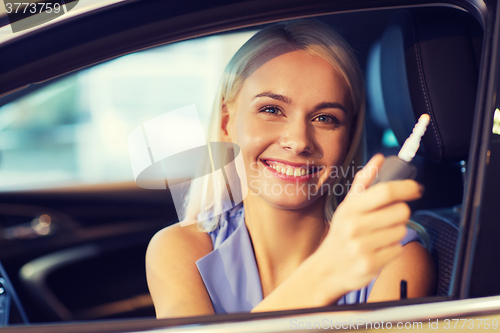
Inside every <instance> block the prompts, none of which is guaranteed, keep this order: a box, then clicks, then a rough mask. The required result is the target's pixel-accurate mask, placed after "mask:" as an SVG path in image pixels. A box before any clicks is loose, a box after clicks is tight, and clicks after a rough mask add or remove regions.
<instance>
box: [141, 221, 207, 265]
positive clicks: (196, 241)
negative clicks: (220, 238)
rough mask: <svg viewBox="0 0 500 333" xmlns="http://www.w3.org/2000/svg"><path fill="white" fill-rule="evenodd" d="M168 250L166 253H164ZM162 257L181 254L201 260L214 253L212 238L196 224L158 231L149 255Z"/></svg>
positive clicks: (152, 241) (150, 246)
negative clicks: (211, 252) (154, 254)
mask: <svg viewBox="0 0 500 333" xmlns="http://www.w3.org/2000/svg"><path fill="white" fill-rule="evenodd" d="M164 250H166V251H164ZM157 251H158V252H159V253H158V254H161V255H169V254H173V253H171V252H175V257H177V256H178V255H179V254H183V255H185V256H189V257H191V258H193V259H194V258H197V257H198V258H197V259H196V260H198V259H200V258H201V257H203V256H205V255H206V254H208V253H209V252H210V251H212V240H211V239H210V236H209V235H208V234H207V233H205V232H203V231H200V230H199V229H198V227H197V225H196V224H190V225H188V226H185V227H181V225H180V223H176V224H173V225H171V226H168V227H166V228H163V229H161V230H160V231H158V232H157V233H156V234H155V235H154V236H153V238H152V239H151V241H150V243H149V246H148V255H149V254H150V253H151V252H155V253H156V252H157Z"/></svg>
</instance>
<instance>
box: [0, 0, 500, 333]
mask: <svg viewBox="0 0 500 333" xmlns="http://www.w3.org/2000/svg"><path fill="white" fill-rule="evenodd" d="M86 1H87V0H80V1H79V2H78V4H77V5H76V6H74V8H72V9H71V10H69V11H68V12H67V14H65V15H62V16H60V17H59V18H57V19H54V20H52V21H48V22H46V23H43V24H40V25H38V26H35V27H32V28H29V29H25V30H23V31H19V32H15V33H14V32H12V31H10V30H9V29H10V27H9V25H8V21H7V20H6V16H5V15H4V16H3V21H1V22H3V23H4V25H3V27H1V28H0V96H1V97H0V172H4V173H3V174H0V179H2V182H3V184H0V203H1V204H0V216H2V217H1V220H0V221H1V222H0V231H1V232H0V235H1V236H2V237H1V239H0V262H2V264H3V265H4V267H5V269H6V271H7V273H8V275H9V276H10V279H11V280H12V285H13V287H14V289H15V290H16V291H17V294H18V296H19V299H20V301H21V303H22V304H23V306H24V308H25V310H26V313H27V317H28V319H29V320H30V321H31V322H32V323H34V324H35V325H30V326H24V325H23V323H22V321H23V320H22V319H21V318H20V316H17V317H16V318H13V320H11V325H12V326H11V327H7V328H2V329H5V331H6V332H8V331H10V330H12V331H23V332H45V331H47V332H69V331H74V332H77V331H82V332H83V331H86V332H115V331H116V332H118V331H120V332H125V331H127V332H136V331H137V332H138V331H143V330H149V329H159V330H165V331H170V330H172V331H177V330H182V331H203V332H204V331H206V332H211V331H214V332H224V331H227V332H247V331H248V332H287V331H296V330H301V329H303V330H307V329H310V328H311V326H312V327H313V328H314V327H316V328H324V329H332V330H333V329H334V328H337V329H339V328H342V329H358V328H365V329H366V328H370V327H367V326H366V323H367V322H373V323H379V324H380V325H382V324H381V322H382V321H383V322H385V323H386V325H387V323H388V322H389V323H391V327H392V325H394V327H398V326H397V323H399V322H401V323H406V322H419V323H421V324H422V325H423V328H429V329H434V328H435V327H436V325H438V327H440V328H445V329H446V328H447V325H451V326H453V325H456V324H457V322H458V323H460V325H462V323H464V322H463V319H467V320H472V322H469V321H466V322H465V323H464V325H465V324H467V325H473V327H472V328H479V327H477V325H479V323H481V324H482V325H483V328H484V324H485V323H486V321H485V320H486V319H487V320H489V323H491V324H492V323H493V321H494V320H497V324H498V320H499V319H500V297H498V296H496V295H500V284H499V283H498V282H497V281H499V277H500V268H499V267H500V266H499V265H498V264H497V262H496V260H495V254H496V253H498V252H500V251H499V250H500V249H499V246H500V245H499V242H498V241H497V237H498V236H499V235H500V227H499V226H498V223H497V222H498V217H497V216H498V213H497V209H498V208H497V207H496V206H497V205H498V202H500V201H499V196H500V195H499V193H498V187H499V186H500V178H499V177H500V172H499V170H500V168H499V167H498V166H499V164H500V160H499V157H498V156H499V154H500V151H499V144H500V136H499V135H500V134H499V133H500V130H499V129H498V126H499V125H498V124H499V123H500V120H495V119H496V118H495V117H500V111H495V110H498V102H497V100H496V96H497V92H498V86H499V83H498V75H499V74H500V70H499V65H500V63H499V61H500V58H499V57H498V46H499V41H500V39H499V36H500V7H499V6H498V4H497V2H496V1H479V0H474V1H459V0H454V1H441V2H439V3H438V2H433V1H389V0H387V1H383V0H377V1H352V0H350V1H323V0H313V1H303V0H294V1H281V0H278V1H261V0H256V1H224V0H223V1H207V2H203V1H194V0H193V1H185V2H174V1H164V0H163V1H160V0H151V1H149V0H144V1H134V0H128V1H118V2H117V1H95V2H91V1H88V2H86ZM434 7H444V8H448V10H454V11H459V12H464V13H467V15H468V16H469V17H470V18H471V19H473V20H475V22H476V24H477V25H478V26H480V28H481V30H482V36H481V43H480V44H479V51H478V54H479V59H478V68H477V70H478V81H477V85H476V86H477V88H476V89H477V90H476V91H473V95H474V96H475V99H474V100H473V103H474V107H473V118H471V121H470V131H471V134H470V140H469V141H470V145H469V146H468V157H466V158H465V159H464V162H463V163H462V169H465V167H466V170H464V172H463V173H462V174H459V178H460V182H459V183H458V187H457V186H456V185H457V183H455V187H453V185H450V187H447V186H442V185H439V187H441V188H440V189H436V188H432V187H430V188H428V191H429V189H430V190H431V191H434V190H435V191H438V190H441V191H442V192H440V193H441V194H440V195H441V196H444V197H446V198H445V199H449V201H446V200H444V201H442V202H445V203H442V202H440V203H439V204H437V203H433V202H426V203H424V204H421V206H418V204H417V205H416V206H412V208H413V209H414V211H415V212H416V211H419V210H423V209H435V208H440V207H448V206H452V205H457V204H460V205H461V206H460V210H459V212H458V216H459V220H457V223H458V224H457V230H458V234H457V236H456V245H454V246H455V247H454V248H456V250H455V255H454V257H453V265H452V275H451V276H450V280H451V281H450V285H449V288H448V289H447V292H446V294H445V295H441V296H434V297H429V298H425V299H410V300H401V301H398V302H388V303H379V304H363V305H356V306H342V307H325V308H316V309H301V310H292V311H277V312H271V313H260V314H243V313H239V314H227V315H217V316H204V317H190V318H173V319H163V320H156V319H154V318H153V317H154V309H153V305H152V301H151V298H150V297H149V294H148V290H147V284H146V278H145V272H144V255H145V251H146V247H147V244H148V242H149V239H150V238H151V237H152V236H153V234H154V233H155V232H156V231H158V230H159V229H161V228H162V227H165V226H167V225H170V224H173V223H175V222H177V221H178V216H177V214H176V211H175V207H174V203H173V201H172V196H171V193H170V191H169V190H168V189H167V190H151V189H145V188H141V187H139V186H138V185H137V184H136V182H135V180H136V179H134V175H133V173H132V170H131V168H130V165H129V161H128V151H127V150H126V149H127V141H126V138H127V137H128V135H129V133H130V132H131V131H132V130H133V129H134V128H135V127H137V126H141V125H142V123H144V122H145V121H147V120H150V119H152V118H154V117H155V116H158V115H161V114H162V113H164V112H166V111H169V110H173V109H176V108H179V107H183V106H186V104H193V103H194V104H196V106H197V107H198V109H199V110H202V111H201V114H202V117H201V118H202V120H203V119H204V118H203V117H205V116H206V117H208V114H209V112H210V110H209V107H207V106H206V105H208V104H210V103H211V100H210V96H212V95H213V94H214V88H213V87H212V86H211V82H213V79H214V77H217V76H219V75H220V73H221V72H222V70H223V67H224V65H225V63H226V62H227V60H228V59H229V57H230V56H231V54H232V53H234V51H235V50H236V49H237V48H238V47H239V45H241V44H242V43H243V42H244V41H245V40H246V39H248V38H249V36H251V34H252V33H254V32H255V31H256V29H258V28H260V27H262V26H265V25H266V24H270V23H272V22H277V21H281V20H290V19H296V18H302V17H317V18H319V19H321V20H323V21H324V22H326V23H328V24H331V25H332V26H333V27H334V28H336V29H337V30H338V31H339V32H340V33H341V34H342V35H343V36H344V38H346V40H347V41H348V42H350V43H351V45H352V46H353V48H354V49H355V50H356V52H357V54H358V55H359V60H360V63H361V66H362V68H363V70H364V71H365V74H366V75H367V76H366V80H367V84H368V86H369V87H370V84H371V85H372V86H373V85H374V83H373V82H371V79H370V77H369V76H368V74H367V73H368V71H369V69H368V66H369V65H368V61H369V57H370V55H371V52H372V49H373V45H374V44H375V42H376V41H377V40H379V39H380V37H381V36H382V35H383V33H384V31H385V29H386V27H387V25H388V24H389V22H391V19H392V18H393V17H394V16H395V15H396V14H397V13H398V12H400V11H401V10H405V9H412V10H413V9H417V10H418V9H422V12H424V13H425V10H426V9H429V11H430V10H432V8H434ZM203 36H209V37H203ZM190 41H191V42H190ZM206 41H210V43H208V42H206ZM189 43H191V44H189ZM170 44H171V45H170ZM222 48H223V49H224V50H225V51H224V52H222V53H221V52H220V49H222ZM171 50H174V51H171ZM177 52H178V53H177ZM182 52H186V53H182ZM179 54H181V56H179ZM186 57H191V58H189V60H185V58H186ZM212 58H213V59H212ZM207 59H208V60H210V61H212V60H214V59H215V60H214V61H217V65H213V64H212V63H209V62H204V61H208V60H207ZM183 61H192V62H191V63H187V65H186V64H185V63H184V62H183ZM207 68H208V70H207ZM129 69H130V71H129ZM205 70H207V71H208V72H205ZM124 73H126V75H125V74H124ZM200 73H201V74H200ZM163 77H170V78H173V79H172V80H171V81H162V78H163ZM154 78H158V80H156V81H155V80H154ZM159 87H160V88H159ZM141 89H143V90H141ZM165 91H167V92H165ZM167 93H168V94H167ZM163 94H166V95H165V96H166V97H165V96H163V97H161V96H162V95H163ZM54 96H55V97H54ZM109 96H112V97H113V98H115V97H116V101H115V100H114V99H112V98H110V97H109ZM179 96H180V97H179ZM194 96H196V97H194ZM174 97H176V98H177V97H178V99H177V100H175V101H174V102H172V101H171V100H170V99H171V98H174ZM52 101H57V104H54V103H55V102H52ZM60 101H63V102H60ZM75 101H76V102H75ZM137 101H139V102H137ZM136 102H137V103H139V104H137V105H135V104H134V103H136ZM368 102H369V103H370V97H369V100H368ZM140 103H143V104H140ZM74 105H78V108H73V106H74ZM82 105H83V106H82ZM370 107H371V108H374V106H369V108H370ZM110 110H111V111H110ZM127 112H128V113H127ZM457 112H458V115H457V117H461V116H462V115H461V114H460V112H459V111H457ZM495 112H497V113H495ZM203 115H205V116H203ZM125 117H128V118H127V119H128V120H127V121H128V122H127V123H124V122H123V123H122V120H123V119H125ZM451 121H452V119H450V122H451ZM376 124H377V122H376V120H373V118H370V117H367V131H372V135H374V136H372V138H373V137H374V138H377V140H375V139H374V141H373V142H368V145H367V146H368V150H369V152H370V153H374V152H376V151H378V150H380V149H386V151H387V152H393V151H394V144H393V143H394V139H393V134H391V133H392V132H391V131H387V128H383V127H380V126H379V127H380V128H377V126H376ZM375 128H376V130H374V129H375ZM395 131H397V129H396V130H395ZM391 135H392V136H391ZM466 136H467V137H468V135H466ZM384 140H385V141H384ZM391 140H392V141H391ZM116 141H119V142H118V143H117V142H116ZM384 142H385V143H384ZM2 147H3V148H2ZM391 149H392V150H391ZM2 168H3V169H4V170H3V171H2ZM181 169H182V168H181ZM446 170H448V169H446ZM446 170H445V171H443V172H445V173H446V175H448V171H446ZM177 172H179V175H180V176H182V170H177ZM180 176H179V177H180ZM16 177H17V178H16ZM462 177H463V179H464V182H463V183H462V182H461V179H462ZM443 178H446V177H443ZM430 185H432V184H430ZM462 185H463V186H462ZM462 191H463V192H462ZM426 205H427V206H426ZM441 205H443V206H441ZM454 244H455V243H454ZM403 305H404V306H403ZM13 316H16V313H15V310H13ZM119 318H121V320H117V319H119ZM110 319H112V320H110ZM453 319H458V321H453ZM483 319H484V320H483ZM446 320H448V321H446ZM460 320H462V321H460ZM480 320H481V321H480ZM354 322H356V323H357V326H356V327H354V324H353V323H354ZM315 323H320V324H318V325H324V327H319V326H318V325H317V326H315V325H316V324H315ZM339 323H340V324H339ZM347 323H349V326H348V327H347V326H346V325H347ZM36 324H42V325H36ZM336 324H338V325H339V326H338V327H336ZM363 325H364V326H363ZM344 326H346V327H344ZM379 327H380V326H379ZM379 327H371V328H373V329H378V328H379ZM386 327H387V326H386ZM398 328H399V327H398ZM417 328H418V326H417ZM492 328H493V327H492Z"/></svg>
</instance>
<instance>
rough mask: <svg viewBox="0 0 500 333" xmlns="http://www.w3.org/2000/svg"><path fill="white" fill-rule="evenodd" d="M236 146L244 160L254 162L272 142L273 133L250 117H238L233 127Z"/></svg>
mask: <svg viewBox="0 0 500 333" xmlns="http://www.w3.org/2000/svg"><path fill="white" fill-rule="evenodd" d="M235 129H236V131H237V133H236V137H237V142H236V143H237V144H238V145H239V146H240V148H241V150H242V152H243V155H244V157H245V159H251V160H255V159H256V158H257V157H258V155H260V154H261V153H262V152H263V151H264V150H265V149H266V148H267V147H268V146H269V144H270V143H271V142H272V141H273V133H272V131H269V129H266V128H265V126H263V124H262V122H257V121H255V120H253V121H252V117H240V119H239V121H238V123H237V124H236V126H235Z"/></svg>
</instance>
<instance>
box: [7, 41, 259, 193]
mask: <svg viewBox="0 0 500 333" xmlns="http://www.w3.org/2000/svg"><path fill="white" fill-rule="evenodd" d="M253 33H254V32H241V33H233V34H227V35H221V36H213V37H209V38H200V39H195V40H190V41H186V42H181V43H176V44H173V45H167V46H161V47H157V48H154V49H150V50H147V51H143V52H138V53H135V54H131V55H127V56H123V57H121V58H118V59H115V60H112V61H109V62H106V63H104V64H102V65H99V66H95V67H93V68H90V69H87V70H83V71H80V72H78V73H76V74H72V75H70V76H67V77H64V78H63V79H59V80H56V81H55V82H54V83H52V84H49V85H45V86H44V87H42V88H40V89H38V90H36V91H34V92H32V93H30V94H28V95H26V96H24V97H22V98H20V99H18V100H16V101H14V102H12V103H9V104H7V105H4V106H2V107H1V108H0V124H2V125H1V126H0V190H12V189H33V188H47V187H54V186H68V185H71V184H81V183H105V182H128V181H133V174H132V170H131V165H130V161H129V154H128V146H127V142H128V141H127V138H128V135H129V134H130V132H131V131H132V130H133V129H134V128H136V127H138V126H140V125H141V124H142V123H143V122H145V121H147V120H149V119H151V118H154V117H155V116H158V115H160V114H163V113H165V112H168V111H172V110H175V109H177V108H180V107H184V106H188V105H192V104H194V105H195V106H196V108H197V110H198V115H199V118H200V119H201V121H202V124H203V126H204V130H205V131H206V129H207V126H208V118H209V114H210V111H211V106H212V103H213V97H214V96H215V90H216V88H217V83H218V82H219V79H220V76H221V74H222V71H223V70H224V67H225V66H226V64H227V62H228V61H229V59H230V58H231V56H232V55H233V54H234V53H235V52H236V50H237V49H238V48H239V47H240V46H241V45H242V44H243V43H244V42H245V41H246V40H248V38H250V37H251V36H252V35H253ZM205 133H206V132H205ZM173 144H174V143H173ZM179 176H182V174H179Z"/></svg>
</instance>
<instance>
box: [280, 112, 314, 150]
mask: <svg viewBox="0 0 500 333" xmlns="http://www.w3.org/2000/svg"><path fill="white" fill-rule="evenodd" d="M313 131H314V128H313V126H311V125H310V124H309V123H308V122H307V121H306V120H304V119H294V120H291V121H289V122H288V123H287V124H286V126H285V127H284V129H283V133H282V135H281V138H280V141H279V145H280V147H281V148H283V149H286V150H288V151H290V152H293V153H294V154H297V155H299V154H312V153H313V152H314V140H313Z"/></svg>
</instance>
